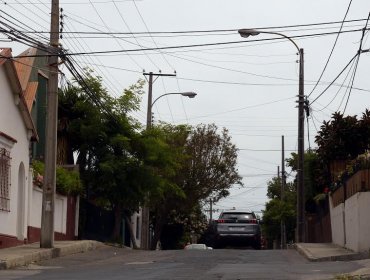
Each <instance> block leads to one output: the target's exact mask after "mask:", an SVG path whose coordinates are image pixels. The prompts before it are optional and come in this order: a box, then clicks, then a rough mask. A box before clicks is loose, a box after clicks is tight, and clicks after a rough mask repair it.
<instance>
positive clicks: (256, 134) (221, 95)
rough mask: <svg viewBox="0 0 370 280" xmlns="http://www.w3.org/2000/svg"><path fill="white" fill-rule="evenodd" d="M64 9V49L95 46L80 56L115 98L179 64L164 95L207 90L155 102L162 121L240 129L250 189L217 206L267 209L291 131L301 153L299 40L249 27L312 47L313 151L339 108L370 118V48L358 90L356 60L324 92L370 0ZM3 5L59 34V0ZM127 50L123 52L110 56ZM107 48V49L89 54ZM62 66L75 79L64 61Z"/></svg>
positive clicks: (73, 0)
mask: <svg viewBox="0 0 370 280" xmlns="http://www.w3.org/2000/svg"><path fill="white" fill-rule="evenodd" d="M350 2H353V3H350ZM60 6H61V7H62V8H63V13H62V14H63V31H64V32H65V33H64V34H63V39H61V41H60V42H61V44H62V46H63V47H64V48H65V49H67V50H68V52H70V53H87V54H86V55H77V56H75V57H74V59H75V62H76V64H78V65H79V66H80V67H85V66H89V67H90V68H92V69H95V71H96V74H97V75H100V76H102V78H103V80H104V84H105V85H106V87H107V88H108V90H109V92H110V93H111V94H112V95H114V96H118V95H119V94H120V93H121V92H122V91H123V89H124V88H127V87H128V86H129V85H131V84H133V83H135V82H136V81H137V80H138V79H142V78H144V76H143V75H142V72H143V70H145V71H146V72H149V71H152V72H155V73H158V72H159V71H161V72H162V73H168V74H172V73H174V72H175V71H176V73H177V77H176V78H173V77H172V78H171V77H164V78H158V79H157V80H156V81H155V83H154V86H153V99H154V98H157V97H158V96H160V95H161V94H164V93H168V92H181V91H195V92H197V93H198V96H197V97H196V98H194V99H188V98H184V97H180V96H175V95H173V96H168V97H163V98H161V99H160V100H158V102H156V105H155V106H154V108H153V112H154V118H155V121H158V120H161V121H165V122H169V123H173V124H180V123H189V124H191V125H197V124H200V123H203V124H208V123H215V124H216V125H217V126H219V127H220V128H221V127H226V128H227V129H228V130H229V132H230V135H231V136H232V141H233V142H234V143H235V144H236V146H237V147H238V148H239V149H240V151H239V155H238V156H239V158H238V162H239V165H238V169H239V172H240V174H241V175H242V176H243V182H244V184H245V188H242V189H240V188H237V187H235V188H232V189H231V195H230V197H228V198H227V199H224V200H222V201H220V202H219V203H217V205H215V206H214V207H215V208H216V209H219V210H223V209H230V208H232V207H236V208H240V209H250V210H253V211H261V210H263V209H264V204H265V202H266V201H267V198H266V190H267V188H266V183H267V182H268V181H269V180H270V179H271V178H272V177H273V176H276V174H277V166H280V165H281V136H282V135H284V137H285V149H286V157H289V155H290V153H291V152H293V151H296V150H297V123H298V110H297V108H296V99H297V98H296V96H297V94H298V56H297V50H296V48H295V47H294V45H293V44H292V43H291V42H289V41H288V40H277V38H280V37H278V36H274V35H267V34H260V35H259V36H255V37H249V38H247V39H245V38H241V37H240V36H239V34H238V33H237V30H238V29H240V28H263V31H267V32H268V31H270V32H280V33H283V34H284V35H287V36H290V37H292V38H293V40H294V41H295V42H296V44H297V45H298V46H299V47H300V48H303V49H304V52H305V57H304V68H305V69H304V70H305V94H306V95H307V96H309V97H308V100H309V101H310V102H313V103H312V107H311V109H312V112H311V117H310V118H309V119H308V127H307V123H306V122H305V134H306V136H305V148H308V147H309V142H308V139H307V132H308V130H307V128H309V134H310V146H311V147H315V143H314V136H315V134H316V131H317V129H319V128H320V125H321V123H322V121H323V120H329V119H330V116H331V114H332V113H333V112H335V111H338V110H339V111H341V112H343V111H344V112H345V114H346V115H347V114H350V115H355V114H357V115H361V114H362V112H364V111H365V109H366V108H367V107H368V102H369V97H370V79H369V74H368V73H369V72H368V66H369V55H368V53H363V54H362V55H361V56H360V59H359V63H358V67H357V71H356V74H355V76H354V83H353V88H352V90H351V91H349V89H348V88H349V87H350V86H351V77H352V75H353V73H354V72H355V71H354V70H355V65H354V64H350V65H349V67H348V68H347V70H346V71H344V72H343V75H342V76H340V77H339V78H338V80H337V81H336V83H335V84H334V85H332V86H330V87H329V88H328V90H327V91H326V92H324V94H322V95H321V96H320V94H321V93H322V92H323V90H324V89H325V88H326V87H327V85H328V84H329V83H330V82H332V81H333V80H334V78H335V77H336V76H337V75H338V74H339V72H340V71H342V70H343V68H344V67H345V66H346V65H347V64H348V63H349V62H350V60H351V59H352V57H353V56H354V55H355V54H356V53H357V51H358V49H359V45H360V39H361V36H362V31H361V29H362V28H364V27H365V25H366V19H367V17H368V13H369V11H370V1H369V0H353V1H350V0H306V1H303V0H281V1H277V0H258V1H250V0H228V1H226V0H224V1H221V0H186V1H185V0H183V1H180V0H157V1H154V0H141V1H140V0H136V1H122V0H116V1H109V0H65V1H64V0H62V1H60ZM348 8H349V9H348ZM0 10H1V12H0V16H1V18H0V21H1V22H2V23H4V22H5V23H10V21H11V22H12V24H13V25H14V24H17V25H18V27H19V28H20V29H22V30H28V31H48V30H49V25H50V23H49V22H50V4H49V1H45V0H19V1H16V0H9V1H0ZM347 10H348V13H347V15H346V12H347ZM3 12H5V13H3ZM345 15H346V20H347V21H349V22H346V23H344V25H343V28H342V31H348V32H344V33H342V34H340V35H339V37H338V41H337V43H336V46H335V48H334V50H333V53H332V55H331V58H330V61H329V63H328V65H327V68H326V70H325V72H324V74H323V76H322V78H321V81H320V83H319V85H318V86H317V87H316V88H315V89H314V85H315V84H316V82H317V81H318V79H319V77H320V75H321V73H322V71H323V69H324V66H325V64H326V62H327V60H328V58H329V55H330V53H331V51H332V48H333V45H334V42H335V40H336V38H337V34H338V31H339V30H340V28H341V22H342V20H343V19H344V17H345ZM23 24H26V26H27V27H25V26H24V25H23ZM1 27H4V26H3V24H2V25H1ZM178 31H210V32H183V33H176V32H178ZM216 31H217V32H216ZM71 32H77V33H71ZM81 32H84V33H81ZM139 32H142V33H141V34H138V33H139ZM148 32H151V34H150V35H148ZM153 32H164V33H153ZM104 33H105V34H104ZM112 33H114V34H112ZM124 33H126V34H124ZM129 33H133V34H129ZM303 35H308V36H303ZM32 36H34V34H32ZM43 36H46V37H48V36H49V35H48V34H44V35H43ZM368 37H369V35H368V33H367V32H366V34H365V36H364V39H363V47H362V49H364V50H366V49H368V48H369V45H370V41H369V40H368ZM4 38H6V37H4V36H3V35H1V36H0V39H4ZM267 39H268V40H267ZM269 39H271V40H269ZM227 42H229V44H218V45H217V44H216V45H208V46H197V47H186V48H184V47H182V48H168V49H164V50H148V51H140V49H146V48H163V47H176V46H188V45H203V44H214V43H227ZM1 44H2V45H1V46H2V47H12V48H13V52H14V53H13V54H14V55H16V54H19V53H20V52H22V51H23V50H24V49H26V48H27V46H26V45H22V44H19V43H15V42H9V41H7V40H2V42H1ZM118 50H121V51H122V52H118V53H111V52H110V51H118ZM127 50H139V51H129V52H125V51H127ZM96 51H99V52H107V53H105V54H99V55H97V54H89V53H91V52H96ZM61 70H62V71H64V72H65V73H66V74H67V76H68V73H67V70H66V69H65V68H64V67H63V66H62V67H61ZM313 89H314V90H313ZM145 90H147V86H145ZM349 93H350V94H349ZM318 96H320V97H319V98H318ZM146 98H147V95H145V96H144V100H143V106H142V110H141V111H140V112H138V113H137V114H135V116H136V117H137V118H138V119H139V120H140V121H142V122H143V123H145V118H146V102H147V100H146ZM316 98H317V99H316ZM287 171H288V174H290V176H289V177H288V180H292V179H293V176H294V175H295V174H293V173H290V170H287ZM215 215H216V216H217V215H218V214H217V213H215Z"/></svg>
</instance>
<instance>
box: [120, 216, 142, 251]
mask: <svg viewBox="0 0 370 280" xmlns="http://www.w3.org/2000/svg"><path fill="white" fill-rule="evenodd" d="M123 217H124V218H125V221H126V224H127V225H128V229H129V232H130V239H131V242H132V247H133V248H134V249H138V248H139V247H138V246H137V244H136V237H135V234H134V229H133V228H132V223H131V219H130V218H129V217H128V216H127V215H125V214H123Z"/></svg>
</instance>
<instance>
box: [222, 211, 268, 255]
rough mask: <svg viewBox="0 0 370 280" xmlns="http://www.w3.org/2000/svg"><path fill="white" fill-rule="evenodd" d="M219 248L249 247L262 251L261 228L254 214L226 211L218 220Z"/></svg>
mask: <svg viewBox="0 0 370 280" xmlns="http://www.w3.org/2000/svg"><path fill="white" fill-rule="evenodd" d="M216 244H217V247H223V246H226V245H249V246H252V247H253V248H254V249H258V250H259V249H261V226H260V224H259V221H258V220H257V217H256V215H255V214H254V213H253V212H244V211H236V210H233V211H225V212H222V213H221V215H220V217H219V219H218V220H216Z"/></svg>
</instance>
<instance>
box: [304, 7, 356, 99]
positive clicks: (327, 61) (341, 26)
mask: <svg viewBox="0 0 370 280" xmlns="http://www.w3.org/2000/svg"><path fill="white" fill-rule="evenodd" d="M351 4H352V0H350V2H349V4H348V7H347V11H346V14H345V15H344V18H343V20H342V23H341V25H340V28H339V31H338V34H337V37H336V38H335V41H334V45H333V47H332V49H331V52H330V54H329V57H328V59H327V60H326V63H325V66H324V69H323V70H322V72H321V74H320V77H319V79H318V80H317V82H316V84H315V86H314V87H313V89H312V90H311V92H310V94H309V95H308V97H310V95H311V94H312V93H313V92H314V90H315V89H316V87H317V85H318V84H319V82H320V80H321V78H322V76H323V75H324V72H325V70H326V68H327V66H328V64H329V61H330V58H331V56H332V54H333V52H334V49H335V46H336V45H337V42H338V38H339V35H340V33H341V31H342V28H343V25H344V22H345V19H346V17H347V14H348V12H349V9H350V7H351Z"/></svg>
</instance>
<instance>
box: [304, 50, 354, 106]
mask: <svg viewBox="0 0 370 280" xmlns="http://www.w3.org/2000/svg"><path fill="white" fill-rule="evenodd" d="M357 56H358V53H356V54H355V55H354V56H353V57H352V58H351V59H350V61H349V62H348V63H347V64H346V66H344V67H343V69H342V70H341V71H340V72H339V74H338V75H337V76H336V77H335V78H334V80H333V81H332V82H330V84H329V85H328V86H327V87H326V88H325V89H324V90H323V91H322V92H321V93H320V94H319V95H318V96H317V97H316V98H315V99H314V100H313V101H310V105H312V104H313V103H315V102H316V101H317V99H319V98H320V97H321V96H322V95H323V94H324V93H325V92H326V91H327V90H328V89H329V88H330V87H331V86H332V85H333V84H334V83H335V81H336V80H337V79H338V78H339V77H340V76H341V75H342V74H343V72H344V71H345V70H346V69H347V68H348V66H349V65H351V63H352V61H354V60H355V59H356V57H357Z"/></svg>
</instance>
